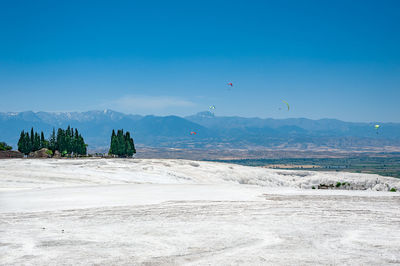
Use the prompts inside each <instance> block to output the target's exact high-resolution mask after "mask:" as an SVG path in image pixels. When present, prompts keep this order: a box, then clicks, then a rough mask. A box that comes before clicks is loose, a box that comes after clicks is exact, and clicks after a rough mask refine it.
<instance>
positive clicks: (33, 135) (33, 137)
mask: <svg viewBox="0 0 400 266" xmlns="http://www.w3.org/2000/svg"><path fill="white" fill-rule="evenodd" d="M34 143H35V134H34V133H33V127H32V128H31V145H30V146H31V149H33V147H34V145H33V144H34ZM31 151H32V150H31Z"/></svg>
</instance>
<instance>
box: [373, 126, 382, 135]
mask: <svg viewBox="0 0 400 266" xmlns="http://www.w3.org/2000/svg"><path fill="white" fill-rule="evenodd" d="M380 127H381V126H380V125H375V126H374V128H375V130H376V134H378V132H379V128H380Z"/></svg>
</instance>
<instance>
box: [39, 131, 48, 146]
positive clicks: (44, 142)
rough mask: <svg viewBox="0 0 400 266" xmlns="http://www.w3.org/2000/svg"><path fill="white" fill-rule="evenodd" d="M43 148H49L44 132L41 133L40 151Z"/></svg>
mask: <svg viewBox="0 0 400 266" xmlns="http://www.w3.org/2000/svg"><path fill="white" fill-rule="evenodd" d="M41 148H47V145H46V140H45V138H44V134H43V131H42V132H41V133H40V149H41Z"/></svg>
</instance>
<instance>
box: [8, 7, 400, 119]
mask: <svg viewBox="0 0 400 266" xmlns="http://www.w3.org/2000/svg"><path fill="white" fill-rule="evenodd" d="M399 12H400V2H399V1H368V0H363V1H109V2H106V1H8V2H6V1H2V2H1V3H0V94H1V98H2V100H1V105H0V111H2V112H7V111H24V110H34V111H86V110H94V109H106V108H107V109H113V110H116V111H122V112H125V113H135V114H156V115H169V114H175V115H189V114H193V113H196V112H199V111H203V110H206V109H207V108H208V106H209V105H215V106H216V108H217V109H216V115H239V116H246V117H255V116H257V117H263V118H265V117H272V118H288V117H306V118H311V119H319V118H337V119H341V120H345V121H381V122H400V104H399V103H400V48H399V47H400V27H399V25H400V16H399V15H398V14H399ZM228 82H232V83H233V84H234V86H233V88H232V89H230V90H229V88H228V86H227V84H226V83H228ZM3 99H5V100H3ZM282 100H285V101H287V102H289V103H290V104H291V110H290V111H289V112H287V111H285V110H284V103H283V102H282ZM280 109H281V110H280Z"/></svg>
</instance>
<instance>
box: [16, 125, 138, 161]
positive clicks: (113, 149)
mask: <svg viewBox="0 0 400 266" xmlns="http://www.w3.org/2000/svg"><path fill="white" fill-rule="evenodd" d="M10 148H11V147H10ZM42 148H46V149H48V150H51V151H52V153H54V152H55V151H56V150H57V151H59V152H60V153H61V155H62V156H65V155H86V154H87V144H85V141H84V139H83V137H82V135H81V134H79V132H78V129H76V128H75V129H73V128H71V127H70V126H68V128H67V129H65V130H64V129H61V128H59V129H58V130H57V132H56V131H55V129H54V128H53V131H52V133H51V134H50V137H49V138H48V139H46V138H45V137H44V133H43V131H41V132H40V134H39V133H38V132H35V131H34V130H33V127H32V128H31V130H30V133H29V132H25V131H24V130H22V131H21V135H20V138H19V141H18V151H20V152H21V153H24V154H25V155H28V154H29V153H31V152H35V151H38V150H40V149H42ZM135 153H136V149H135V143H134V142H133V138H132V137H131V135H130V133H129V131H127V132H126V133H124V130H123V129H119V130H118V131H117V133H115V130H113V131H112V134H111V142H110V149H109V152H108V154H109V155H115V156H118V157H132V156H133V154H135Z"/></svg>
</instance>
